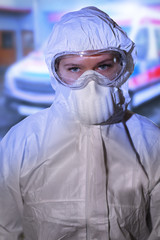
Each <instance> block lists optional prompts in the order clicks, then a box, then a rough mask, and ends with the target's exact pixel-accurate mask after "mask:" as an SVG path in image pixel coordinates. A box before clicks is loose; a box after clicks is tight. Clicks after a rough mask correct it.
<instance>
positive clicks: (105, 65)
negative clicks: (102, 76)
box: [98, 63, 112, 70]
mask: <svg viewBox="0 0 160 240" xmlns="http://www.w3.org/2000/svg"><path fill="white" fill-rule="evenodd" d="M111 67H112V64H111V63H107V64H106V63H105V64H102V65H99V66H98V69H99V70H106V69H108V68H111Z"/></svg>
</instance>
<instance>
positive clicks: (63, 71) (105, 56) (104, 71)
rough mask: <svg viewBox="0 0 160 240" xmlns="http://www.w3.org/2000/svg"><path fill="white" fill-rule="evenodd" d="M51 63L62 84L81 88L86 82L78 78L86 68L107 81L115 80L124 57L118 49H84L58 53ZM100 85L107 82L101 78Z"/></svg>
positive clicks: (122, 68)
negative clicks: (83, 50)
mask: <svg viewBox="0 0 160 240" xmlns="http://www.w3.org/2000/svg"><path fill="white" fill-rule="evenodd" d="M52 64H54V67H52V69H53V73H54V75H55V76H56V78H57V79H58V80H59V81H60V82H61V83H62V84H64V85H66V86H69V87H71V88H82V87H83V86H85V85H86V83H85V82H83V81H79V79H80V77H81V76H82V74H83V73H85V72H86V71H88V70H94V71H95V72H97V73H99V74H101V75H103V76H104V77H105V78H106V79H107V80H109V81H116V79H118V78H119V77H120V75H121V74H122V72H123V70H124V68H125V66H126V59H125V54H124V53H123V52H120V51H114V50H107V51H85V52H78V53H68V54H66V53H65V54H64V53H63V54H60V55H59V56H55V59H54V61H53V62H52ZM52 66H53V65H52ZM105 78H103V79H105ZM101 85H104V86H105V85H108V82H107V81H106V82H105V80H103V82H101Z"/></svg>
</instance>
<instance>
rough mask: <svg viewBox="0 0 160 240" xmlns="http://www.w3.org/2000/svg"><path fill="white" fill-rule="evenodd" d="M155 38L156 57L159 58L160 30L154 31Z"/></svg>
mask: <svg viewBox="0 0 160 240" xmlns="http://www.w3.org/2000/svg"><path fill="white" fill-rule="evenodd" d="M155 36H156V42H157V49H158V56H159V57H160V28H159V29H155Z"/></svg>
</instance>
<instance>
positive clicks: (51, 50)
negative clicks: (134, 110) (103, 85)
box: [45, 7, 135, 111]
mask: <svg viewBox="0 0 160 240" xmlns="http://www.w3.org/2000/svg"><path fill="white" fill-rule="evenodd" d="M100 49H117V51H118V50H122V51H124V53H125V54H126V59H127V65H126V68H125V71H124V72H123V75H122V76H121V77H120V79H118V81H119V83H120V84H119V85H121V86H120V87H119V89H120V91H121V95H123V97H122V98H123V99H125V102H123V103H122V105H123V106H122V109H123V111H125V109H126V106H127V105H128V103H129V101H130V97H129V95H128V85H127V83H126V80H127V79H128V78H129V76H130V75H131V73H132V72H133V70H134V60H135V45H134V43H133V42H132V41H131V40H130V39H129V38H128V37H127V35H126V33H125V32H123V30H122V29H121V28H120V27H119V26H118V25H117V24H116V23H115V22H114V21H113V20H112V19H111V18H110V17H109V16H108V15H107V14H106V13H104V12H102V11H101V10H99V9H97V8H95V7H86V8H82V9H81V10H79V11H75V12H71V13H67V14H65V15H64V16H63V17H62V18H61V20H60V21H59V22H58V23H56V24H55V26H54V28H53V31H52V33H51V35H50V38H49V41H48V45H47V48H46V51H45V57H46V63H47V66H48V69H49V72H50V76H51V83H52V87H53V88H54V89H55V91H56V94H55V101H57V100H58V102H61V103H62V102H63V104H64V105H66V104H67V101H68V98H69V96H70V94H71V93H72V90H71V89H69V88H67V87H65V86H63V85H62V84H60V83H59V82H58V81H57V80H56V79H55V76H54V75H53V72H52V69H51V65H52V60H53V58H54V57H55V56H56V54H59V53H63V52H64V54H65V53H66V52H71V51H73V52H74V51H87V50H100ZM122 92H123V94H122ZM116 104H117V103H116Z"/></svg>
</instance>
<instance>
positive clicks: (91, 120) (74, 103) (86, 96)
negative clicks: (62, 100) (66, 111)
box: [68, 73, 125, 124]
mask: <svg viewBox="0 0 160 240" xmlns="http://www.w3.org/2000/svg"><path fill="white" fill-rule="evenodd" d="M95 76H96V78H97V80H96V79H95ZM92 77H94V80H93V81H92V80H91V79H92ZM83 78H85V76H83ZM87 78H88V74H87ZM97 82H99V74H96V73H94V76H93V73H91V74H90V81H89V82H88V84H87V85H86V86H85V87H84V88H82V89H77V90H70V91H71V92H70V95H69V98H68V103H69V105H70V111H71V113H72V114H73V115H74V117H76V118H77V119H78V120H79V121H80V122H82V123H84V124H103V123H106V124H107V123H108V124H109V123H113V122H118V121H120V120H122V118H123V115H124V110H125V102H124V97H123V94H122V92H121V90H120V89H118V88H116V87H105V86H101V85H99V84H98V83H97Z"/></svg>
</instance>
